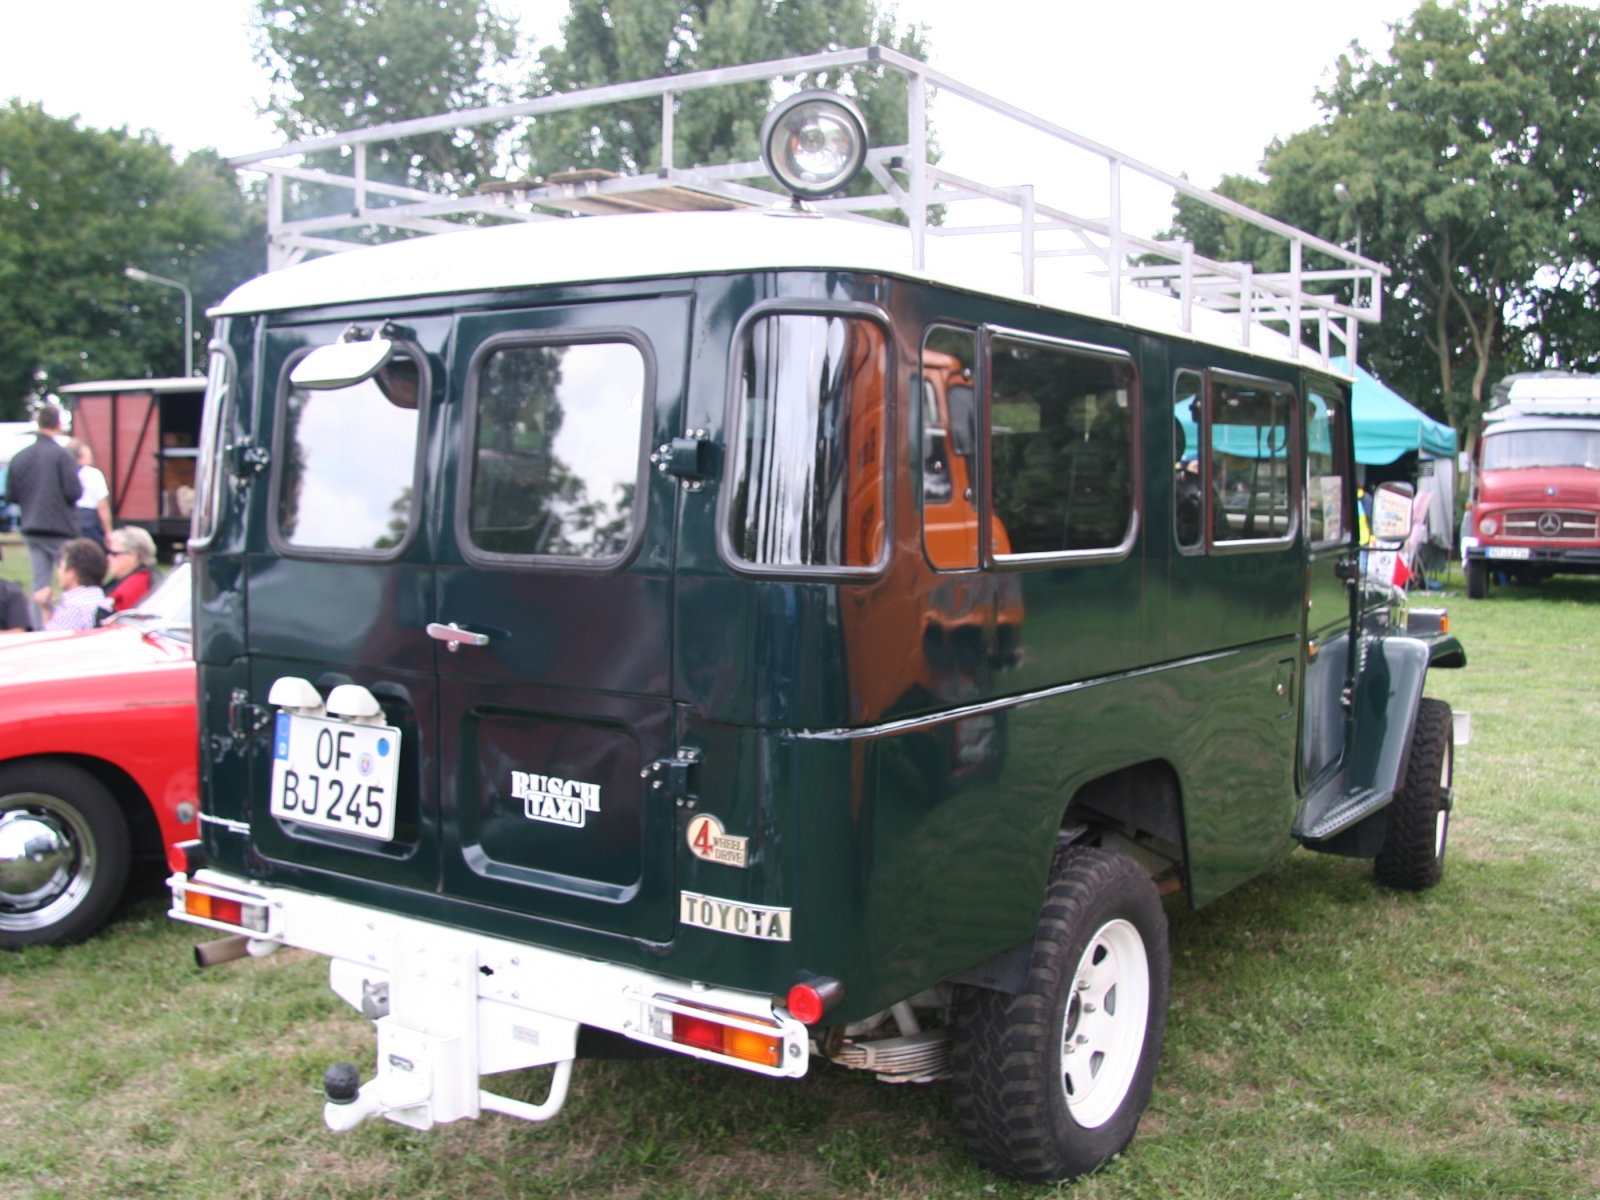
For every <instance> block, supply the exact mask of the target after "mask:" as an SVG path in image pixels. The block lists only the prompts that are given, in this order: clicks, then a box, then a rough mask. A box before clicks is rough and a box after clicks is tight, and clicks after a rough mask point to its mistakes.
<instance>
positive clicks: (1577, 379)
mask: <svg viewBox="0 0 1600 1200" xmlns="http://www.w3.org/2000/svg"><path fill="white" fill-rule="evenodd" d="M1530 400H1535V401H1537V400H1593V401H1596V402H1600V379H1597V378H1595V377H1594V376H1593V375H1579V376H1570V375H1569V376H1566V377H1564V378H1563V377H1559V376H1557V377H1553V378H1543V379H1541V378H1530V379H1514V380H1512V382H1511V391H1510V402H1511V403H1512V404H1517V403H1519V402H1525V401H1530Z"/></svg>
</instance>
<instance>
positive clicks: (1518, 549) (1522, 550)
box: [1484, 546, 1533, 559]
mask: <svg viewBox="0 0 1600 1200" xmlns="http://www.w3.org/2000/svg"><path fill="white" fill-rule="evenodd" d="M1484 553H1485V554H1487V555H1488V556H1489V557H1490V558H1518V559H1522V558H1531V557H1533V551H1532V550H1529V549H1528V547H1526V546H1490V547H1489V548H1488V549H1487V550H1486V551H1484Z"/></svg>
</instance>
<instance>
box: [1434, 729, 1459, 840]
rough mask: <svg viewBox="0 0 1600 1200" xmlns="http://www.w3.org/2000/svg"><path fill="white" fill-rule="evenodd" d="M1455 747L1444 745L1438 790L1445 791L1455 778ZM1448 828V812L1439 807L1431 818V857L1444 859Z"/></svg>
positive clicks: (1441, 806)
mask: <svg viewBox="0 0 1600 1200" xmlns="http://www.w3.org/2000/svg"><path fill="white" fill-rule="evenodd" d="M1455 758H1456V749H1455V746H1453V745H1451V744H1449V743H1446V744H1445V748H1444V762H1443V763H1442V764H1440V767H1439V790H1440V791H1441V792H1442V791H1445V790H1446V789H1448V788H1449V786H1450V780H1451V779H1452V778H1453V777H1454V776H1455V770H1454V768H1455ZM1449 828H1450V810H1449V809H1447V808H1445V807H1444V805H1442V804H1441V805H1440V806H1439V812H1438V814H1437V815H1436V816H1435V817H1434V818H1433V856H1434V858H1443V857H1444V839H1445V835H1446V833H1447V832H1448V830H1449Z"/></svg>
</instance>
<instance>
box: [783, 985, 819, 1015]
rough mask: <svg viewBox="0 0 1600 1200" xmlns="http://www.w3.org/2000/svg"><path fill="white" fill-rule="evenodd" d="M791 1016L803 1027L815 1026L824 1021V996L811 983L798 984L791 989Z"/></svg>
mask: <svg viewBox="0 0 1600 1200" xmlns="http://www.w3.org/2000/svg"><path fill="white" fill-rule="evenodd" d="M789 1015H790V1016H791V1017H793V1018H794V1019H795V1020H796V1021H799V1022H800V1024H802V1025H815V1024H816V1023H817V1022H818V1021H820V1020H822V996H821V995H820V994H819V993H818V992H817V989H816V988H814V987H812V986H811V985H810V984H809V983H797V984H795V985H794V986H793V987H792V988H790V989H789Z"/></svg>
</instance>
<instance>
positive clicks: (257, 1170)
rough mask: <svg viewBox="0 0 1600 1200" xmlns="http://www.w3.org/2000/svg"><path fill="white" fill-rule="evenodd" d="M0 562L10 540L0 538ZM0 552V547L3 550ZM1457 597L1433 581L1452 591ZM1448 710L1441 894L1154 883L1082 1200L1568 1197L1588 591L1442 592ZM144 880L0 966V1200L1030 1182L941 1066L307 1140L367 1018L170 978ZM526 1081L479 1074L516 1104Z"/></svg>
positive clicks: (1585, 1078) (1581, 1126)
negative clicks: (1124, 1116) (1148, 1087)
mask: <svg viewBox="0 0 1600 1200" xmlns="http://www.w3.org/2000/svg"><path fill="white" fill-rule="evenodd" d="M19 557H20V556H19ZM13 566H14V563H13V559H12V556H11V555H10V554H8V556H7V559H6V563H5V567H6V568H7V570H8V573H9V570H10V568H12V567H13ZM1455 582H1456V584H1457V588H1459V575H1458V576H1457V577H1456V580H1455ZM1450 604H1451V609H1452V626H1453V628H1454V629H1455V630H1456V631H1457V632H1458V633H1459V634H1460V635H1461V637H1462V639H1463V641H1464V642H1465V643H1466V644H1467V647H1468V651H1469V654H1470V656H1471V659H1472V665H1471V667H1469V668H1468V669H1467V670H1465V671H1441V672H1437V673H1435V675H1434V676H1433V677H1432V678H1431V680H1430V686H1429V691H1430V693H1431V694H1433V695H1437V696H1440V697H1442V698H1444V699H1446V700H1449V701H1450V702H1451V703H1452V704H1453V705H1454V706H1455V707H1456V708H1457V709H1465V710H1469V711H1470V712H1471V713H1472V717H1473V741H1472V744H1471V745H1470V746H1467V747H1464V748H1461V749H1460V750H1459V752H1458V757H1457V769H1456V796H1457V808H1456V812H1455V820H1454V823H1453V825H1452V834H1451V842H1452V849H1451V856H1450V859H1449V862H1448V865H1447V868H1446V875H1445V880H1444V883H1443V884H1442V885H1441V886H1440V887H1438V888H1437V889H1436V890H1434V891H1432V892H1430V893H1427V894H1425V895H1422V896H1412V895H1394V894H1391V893H1387V892H1384V891H1381V890H1379V889H1378V888H1377V887H1375V886H1374V884H1373V883H1372V880H1371V871H1370V867H1369V865H1368V864H1366V863H1362V862H1355V861H1350V860H1344V859H1334V858H1326V857H1320V856H1317V855H1313V854H1309V853H1306V852H1299V853H1297V854H1296V855H1295V856H1294V857H1292V858H1291V859H1289V860H1288V861H1287V862H1285V863H1283V864H1282V865H1281V866H1279V867H1278V868H1277V869H1276V870H1274V871H1272V872H1270V873H1269V874H1267V875H1266V876H1264V877H1262V878H1260V879H1258V880H1256V881H1255V882H1253V883H1251V884H1250V885H1248V886H1246V887H1244V888H1241V889H1240V890H1238V891H1237V892H1235V893H1233V894H1231V895H1229V896H1227V897H1224V898H1223V899H1222V900H1219V901H1218V902H1216V903H1215V904H1213V905H1211V906H1210V907H1208V908H1206V909H1204V910H1202V911H1201V912H1198V913H1192V912H1189V911H1187V910H1186V909H1185V908H1183V907H1182V904H1181V898H1179V897H1174V898H1173V899H1172V901H1171V902H1170V912H1171V916H1172V935H1173V953H1174V960H1175V968H1174V976H1173V1009H1172V1019H1171V1024H1170V1026H1169V1031H1168V1035H1167V1048H1166V1056H1165V1059H1164V1061H1163V1064H1162V1068H1161V1073H1160V1075H1159V1077H1158V1079H1157V1082H1156V1091H1155V1096H1154V1099H1153V1101H1152V1103H1151V1106H1150V1108H1149V1110H1148V1113H1147V1114H1146V1117H1145V1120H1144V1124H1143V1126H1142V1127H1141V1129H1140V1132H1139V1136H1138V1137H1137V1139H1136V1140H1135V1141H1134V1143H1133V1145H1132V1147H1131V1148H1130V1149H1129V1150H1128V1151H1127V1153H1125V1154H1124V1155H1123V1156H1122V1157H1121V1158H1120V1159H1119V1160H1117V1161H1115V1162H1113V1163H1112V1164H1111V1165H1110V1166H1109V1167H1108V1168H1107V1169H1105V1170H1104V1171H1103V1172H1101V1173H1100V1174H1099V1175H1097V1176H1094V1177H1092V1178H1090V1179H1087V1180H1084V1181H1081V1182H1080V1183H1079V1184H1077V1185H1076V1186H1072V1187H1067V1188H1062V1189H1059V1190H1060V1191H1062V1192H1070V1193H1072V1194H1073V1195H1074V1196H1079V1197H1084V1198H1086V1200H1087V1198H1090V1197H1093V1198H1100V1197H1154V1196H1163V1197H1165V1196H1172V1197H1185V1198H1188V1197H1282V1198H1283V1200H1295V1198H1304V1200H1310V1198H1312V1197H1338V1198H1340V1200H1348V1198H1350V1197H1363V1196H1379V1197H1451V1198H1454V1197H1497V1198H1498V1197H1550V1198H1557V1197H1559V1198H1562V1200H1566V1198H1568V1197H1595V1196H1600V1009H1597V1005H1596V998H1597V997H1600V954H1597V950H1600V945H1597V938H1596V934H1597V930H1600V864H1597V862H1596V857H1595V848H1596V846H1597V844H1600V798H1597V793H1596V788H1595V785H1594V778H1595V768H1596V744H1597V740H1600V739H1597V736H1596V734H1597V730H1600V692H1597V689H1596V687H1595V677H1596V675H1597V674H1600V580H1593V581H1586V580H1558V581H1555V582H1553V583H1551V584H1547V585H1546V586H1544V587H1542V588H1538V589H1516V588H1507V589H1498V590H1496V592H1495V593H1494V595H1493V597H1492V598H1491V599H1490V600H1488V601H1483V602H1477V603H1471V604H1469V603H1468V602H1467V601H1466V600H1465V599H1463V598H1462V597H1461V596H1460V595H1459V590H1457V594H1456V595H1455V596H1453V597H1451V598H1450ZM162 912H163V901H162V899H161V897H160V896H159V895H152V894H151V893H150V891H149V885H146V891H145V894H144V896H143V897H142V898H140V897H136V898H134V899H131V900H130V901H129V902H128V903H127V904H126V905H125V906H124V908H123V910H122V912H121V913H120V915H119V916H118V918H117V919H116V921H115V922H114V923H113V924H112V926H111V927H110V928H109V929H107V930H106V931H105V932H104V933H103V934H102V935H101V936H100V937H98V938H96V939H95V940H94V941H92V942H90V943H88V944H86V945H82V946H76V947H70V948H66V949H41V950H31V951H28V952H25V953H21V954H11V955H4V956H0V1035H3V1037H0V1046H3V1048H4V1050H3V1058H0V1064H3V1065H0V1196H6V1197H12V1196H16V1197H54V1196H61V1197H85V1196H95V1197H99V1196H107V1197H113V1196H114V1197H123V1196H127V1197H135V1196H137V1197H144V1196H195V1197H208V1198H214V1197H277V1196H314V1197H412V1196H452V1197H454V1196H461V1197H502V1196H504V1197H510V1196H619V1197H647V1196H648V1197H674V1196H684V1197H691V1196H693V1197H699V1196H730V1197H731V1196H755V1195H772V1196H790V1195H798V1196H875V1197H876V1196H882V1197H925V1196H938V1197H944V1196H971V1197H975V1198H977V1200H985V1198H987V1197H990V1196H1034V1195H1041V1194H1047V1193H1049V1192H1051V1191H1052V1190H1053V1189H1047V1188H1033V1187H1027V1186H1022V1185H1017V1184H1014V1183H1011V1182H1009V1181H1006V1180H1003V1179H999V1178H996V1177H995V1176H992V1175H989V1174H987V1173H985V1172H983V1171H981V1170H979V1169H978V1168H977V1167H975V1166H974V1165H973V1164H972V1163H971V1162H970V1161H969V1160H968V1159H967V1157H966V1155H965V1153H964V1151H963V1149H962V1147H961V1144H960V1142H959V1139H958V1138H957V1137H956V1134H955V1129H954V1125H953V1122H952V1119H951V1113H950V1102H949V1095H948V1091H947V1090H946V1088H945V1087H944V1086H942V1085H935V1086H931V1087H909V1086H902V1087H888V1086H885V1085H881V1084H877V1083H874V1082H873V1081H872V1080H871V1079H870V1078H864V1077H861V1076H857V1075H852V1074H849V1073H846V1072H844V1071H842V1070H840V1069H837V1068H833V1067H830V1066H825V1065H824V1066H819V1067H815V1068H814V1069H813V1072H812V1074H811V1075H809V1076H808V1077H807V1078H806V1079H805V1080H803V1081H801V1082H798V1083H776V1082H771V1081H768V1080H764V1079H759V1078H756V1077H753V1076H748V1075H743V1074H740V1073H738V1072H735V1071H731V1070H727V1069H719V1068H715V1067H710V1066H705V1065H702V1064H698V1063H695V1062H692V1061H689V1060H683V1061H676V1060H674V1061H656V1062H645V1063H594V1062H581V1063H579V1064H578V1066H577V1069H576V1072H575V1075H574V1086H573V1093H572V1096H571V1098H570V1100H569V1101H568V1103H567V1108H566V1111H565V1113H564V1114H563V1115H562V1116H561V1117H560V1118H558V1119H557V1120H556V1121H555V1122H553V1123H552V1124H550V1125H548V1126H542V1127H541V1126H529V1125H526V1124H523V1123H521V1122H518V1121H515V1120H512V1119H510V1118H506V1117H499V1116H492V1115H491V1116H488V1117H486V1118H485V1119H483V1120H481V1121H478V1122H463V1123H461V1124H459V1125H456V1126H446V1127H441V1128H439V1129H437V1130H435V1131H434V1132H433V1133H431V1134H426V1135H423V1134H416V1133H413V1132H411V1131H409V1130H405V1129H402V1128H400V1127H399V1126H396V1125H392V1124H389V1123H387V1122H383V1121H378V1122H373V1123H369V1124H368V1125H366V1126H363V1127H362V1128H360V1129H358V1130H357V1131H356V1132H354V1133H352V1134H349V1135H345V1136H342V1137H336V1136H335V1135H333V1134H331V1133H329V1132H328V1131H327V1130H326V1129H325V1128H324V1127H323V1125H322V1122H321V1095H320V1079H321V1073H322V1070H323V1068H324V1067H325V1066H326V1065H327V1064H328V1063H330V1062H332V1061H334V1060H336V1059H341V1058H344V1059H349V1060H351V1061H353V1062H356V1063H358V1064H361V1065H362V1069H363V1071H364V1072H366V1073H370V1070H371V1060H372V1054H373V1038H372V1032H371V1028H370V1026H369V1025H368V1024H367V1023H366V1022H364V1021H362V1020H361V1019H360V1018H359V1017H358V1016H357V1015H356V1014H355V1013H353V1012H352V1011H351V1010H350V1009H348V1008H346V1007H345V1006H344V1005H343V1004H342V1003H340V1002H338V1001H337V1000H335V999H334V997H333V995H332V993H331V992H329V991H328V989H327V985H326V975H325V970H326V968H325V964H324V963H323V961H322V960H319V959H314V958H312V957H310V956H309V955H304V954H301V953H299V952H283V953H280V954H278V955H277V956H275V957H273V958H270V959H266V960H263V961H259V962H256V961H244V962H239V963H233V964H229V965H227V966H223V967H218V968H213V969H212V970H209V971H204V972H201V971H197V970H196V969H195V968H194V967H193V966H192V965H191V960H190V956H189V946H190V945H191V944H192V943H193V942H194V941H196V940H198V938H199V937H201V936H204V935H203V934H200V932H199V931H197V930H194V929H191V928H185V927H182V926H179V925H177V924H175V923H173V922H171V921H169V920H167V919H166V918H165V917H164V916H163V915H162ZM546 1076H547V1072H539V1071H533V1072H524V1073H520V1074H518V1075H516V1076H513V1077H501V1078H500V1079H499V1080H497V1082H496V1089H497V1090H500V1091H503V1092H507V1093H510V1094H513V1095H519V1096H525V1097H528V1098H535V1099H536V1098H539V1097H540V1096H542V1094H543V1092H542V1089H543V1085H544V1080H545V1078H546Z"/></svg>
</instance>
